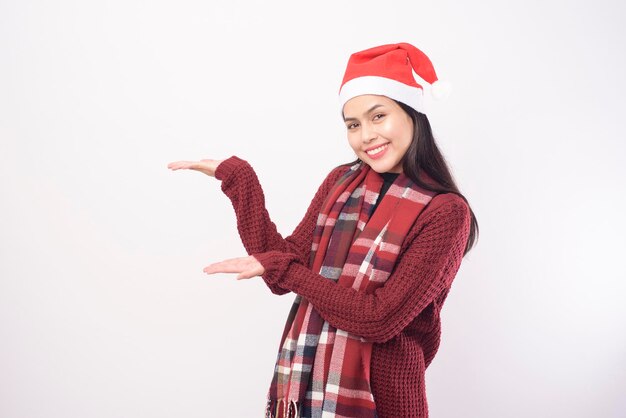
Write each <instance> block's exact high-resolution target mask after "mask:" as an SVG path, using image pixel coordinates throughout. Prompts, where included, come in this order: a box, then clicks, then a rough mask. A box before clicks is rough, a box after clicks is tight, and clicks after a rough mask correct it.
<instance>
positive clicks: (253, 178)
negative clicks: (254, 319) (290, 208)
mask: <svg viewBox="0 0 626 418" xmlns="http://www.w3.org/2000/svg"><path fill="white" fill-rule="evenodd" d="M346 170H347V167H338V168H335V169H334V170H332V171H331V173H330V174H329V175H328V176H327V177H326V179H325V180H324V182H323V183H322V184H321V186H320V187H319V189H318V191H317V193H316V194H315V196H314V197H313V200H312V201H311V204H310V205H309V208H308V209H307V211H306V213H305V215H304V217H303V219H302V220H301V221H300V223H299V224H298V226H297V227H296V229H295V230H294V232H293V233H292V234H291V235H290V236H288V237H286V238H283V237H282V235H281V234H280V233H279V232H278V231H277V229H276V225H275V224H274V222H272V220H271V219H270V216H269V213H268V212H267V209H266V207H265V196H264V194H263V189H262V187H261V184H260V183H259V179H258V177H257V175H256V173H255V172H254V169H253V168H252V166H251V165H250V164H249V163H248V162H247V161H245V160H242V159H241V158H238V157H236V156H232V157H230V158H228V159H226V160H224V161H222V162H221V163H220V164H219V165H218V166H217V169H216V171H215V178H216V179H218V180H221V181H222V186H221V188H222V191H223V192H224V193H225V194H226V196H228V198H229V199H230V201H231V203H232V205H233V208H234V210H235V215H236V217H237V229H238V231H239V236H240V237H241V241H242V243H243V246H244V248H245V249H246V251H247V252H248V254H253V253H264V252H268V251H277V252H280V253H289V254H292V257H293V260H294V261H296V262H298V263H300V264H303V265H308V262H309V254H310V251H311V243H312V241H313V231H314V229H315V224H316V222H317V215H318V213H319V210H320V207H321V205H322V203H323V202H324V199H325V198H326V195H327V194H328V193H329V191H330V189H331V187H332V186H333V185H334V183H335V181H336V180H337V179H338V178H339V176H340V175H341V174H342V173H344V172H345V171H346ZM268 286H269V287H270V289H271V290H272V292H273V293H275V294H285V293H288V292H289V290H288V289H284V288H281V287H279V286H276V285H274V284H272V283H268Z"/></svg>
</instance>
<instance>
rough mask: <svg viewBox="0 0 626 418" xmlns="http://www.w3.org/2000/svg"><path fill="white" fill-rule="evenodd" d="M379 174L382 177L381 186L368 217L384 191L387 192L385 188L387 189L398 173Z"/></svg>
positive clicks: (381, 198)
mask: <svg viewBox="0 0 626 418" xmlns="http://www.w3.org/2000/svg"><path fill="white" fill-rule="evenodd" d="M380 175H381V177H382V178H383V186H382V188H381V189H380V193H379V194H378V198H376V203H375V204H374V206H373V207H372V209H371V212H370V217H371V216H372V214H373V213H374V211H375V210H376V208H377V207H378V204H379V203H380V201H381V200H383V196H384V195H385V193H387V190H389V187H391V184H392V183H393V182H394V180H395V179H397V178H398V176H399V175H400V173H380Z"/></svg>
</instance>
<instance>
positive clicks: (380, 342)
mask: <svg viewBox="0 0 626 418" xmlns="http://www.w3.org/2000/svg"><path fill="white" fill-rule="evenodd" d="M347 169H348V167H347V166H342V167H337V168H335V169H334V170H332V171H331V172H330V174H328V176H327V177H326V179H325V180H324V182H323V183H322V185H321V186H320V187H319V189H318V191H317V193H316V194H315V197H314V198H313V201H312V202H311V204H310V206H309V208H308V210H307V212H306V214H305V216H304V218H303V219H302V221H301V222H300V224H299V225H298V226H297V227H296V229H295V230H294V232H293V233H292V234H291V235H290V236H288V237H286V238H283V237H282V236H281V235H280V234H279V233H278V231H277V230H276V225H275V224H274V223H273V222H272V221H271V220H270V217H269V215H268V212H267V210H266V208H265V198H264V195H263V190H262V188H261V185H260V184H259V181H258V178H257V176H256V174H255V172H254V170H253V169H252V167H251V166H250V165H249V164H248V163H247V162H246V161H245V160H242V159H240V158H238V157H236V156H232V157H230V158H228V159H226V160H224V161H222V162H221V163H220V164H219V166H218V168H217V170H216V172H215V177H216V178H217V179H218V180H221V181H222V185H221V188H222V191H223V192H224V193H225V194H226V195H227V196H228V198H229V199H230V200H231V202H232V205H233V208H234V209H235V213H236V216H237V228H238V230H239V235H240V236H241V239H242V242H243V245H244V247H245V248H246V250H247V252H248V254H250V255H253V256H254V257H255V258H256V259H257V260H258V261H259V262H260V263H261V264H262V265H263V267H264V268H265V273H264V274H263V276H262V277H263V280H265V282H266V283H267V285H268V287H269V288H270V289H271V291H272V292H273V293H275V294H279V295H282V294H285V293H288V292H289V291H292V292H294V293H296V294H299V295H302V297H304V298H306V299H308V301H309V302H310V303H311V304H312V305H313V306H314V307H315V309H316V310H317V311H318V312H319V313H320V315H321V316H322V317H323V318H324V319H325V320H326V321H328V322H329V323H330V324H331V325H332V326H334V327H335V328H339V329H343V330H345V331H348V332H351V333H353V334H356V335H359V336H362V337H364V338H365V339H367V340H369V341H372V342H374V343H375V344H374V345H373V349H372V359H371V369H370V379H371V380H370V383H371V387H372V393H373V395H374V400H375V402H376V411H377V413H378V416H379V417H380V418H409V417H419V418H425V417H428V404H427V401H426V390H425V382H424V377H425V371H426V368H427V367H428V365H429V364H430V362H431V361H432V360H433V357H434V356H435V354H436V352H437V350H438V348H439V342H440V334H441V328H440V325H441V321H440V317H439V314H440V311H441V307H442V305H443V303H444V301H445V299H446V296H447V294H448V291H449V290H450V286H451V284H452V281H453V279H454V277H455V275H456V273H457V271H458V269H459V266H460V264H461V260H462V258H463V252H464V249H465V245H466V243H467V239H468V236H469V230H470V212H469V207H468V206H467V204H466V203H465V201H464V200H463V199H462V198H460V197H459V196H458V195H456V194H454V193H445V194H439V195H437V196H435V197H434V198H433V199H432V200H431V202H430V203H429V204H428V206H426V207H425V208H424V210H423V211H422V213H421V214H420V215H419V217H418V219H417V220H416V222H415V224H414V225H413V227H412V228H411V230H410V231H409V233H408V235H407V237H406V239H405V240H404V242H403V244H402V246H401V249H400V254H399V256H398V259H397V263H396V267H395V269H394V271H393V273H392V274H391V276H390V277H389V279H388V280H387V282H386V283H385V285H384V286H382V287H381V288H379V289H378V290H376V291H375V292H374V293H373V294H369V295H368V294H365V293H363V292H357V291H355V290H353V289H351V288H345V287H341V286H338V285H337V284H336V283H335V282H333V281H332V280H328V279H326V278H324V277H322V276H320V275H318V274H316V273H313V272H312V271H311V270H310V269H309V268H308V267H307V265H308V261H309V253H310V251H311V243H312V240H313V230H314V228H315V223H316V220H317V215H318V212H319V210H320V207H321V205H322V203H323V201H324V198H325V197H326V195H327V194H328V192H329V191H330V188H331V187H332V186H333V184H334V182H335V181H336V180H337V179H338V178H339V176H340V175H341V174H342V173H344V172H345V171H346V170H347Z"/></svg>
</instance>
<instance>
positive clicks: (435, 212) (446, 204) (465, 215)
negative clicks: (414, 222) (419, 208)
mask: <svg viewBox="0 0 626 418" xmlns="http://www.w3.org/2000/svg"><path fill="white" fill-rule="evenodd" d="M433 217H445V218H447V219H448V220H453V219H459V218H460V219H462V220H463V221H466V222H468V221H469V219H470V218H471V213H470V207H469V205H468V204H467V202H466V201H465V199H463V197H461V196H460V195H459V194H457V193H453V192H450V193H439V194H438V195H436V196H434V197H433V198H432V199H431V200H430V202H429V203H428V204H427V205H426V207H425V208H424V210H423V212H422V213H421V214H420V216H419V218H421V219H422V220H423V221H427V220H429V219H432V218H433Z"/></svg>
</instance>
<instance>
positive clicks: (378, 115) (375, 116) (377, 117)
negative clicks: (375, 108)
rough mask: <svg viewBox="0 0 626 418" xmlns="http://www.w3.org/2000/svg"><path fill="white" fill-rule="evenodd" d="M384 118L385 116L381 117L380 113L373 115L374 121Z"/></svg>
mask: <svg viewBox="0 0 626 418" xmlns="http://www.w3.org/2000/svg"><path fill="white" fill-rule="evenodd" d="M384 116H385V115H383V114H382V113H378V114H376V115H374V120H378V119H381V118H383V117H384Z"/></svg>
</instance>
